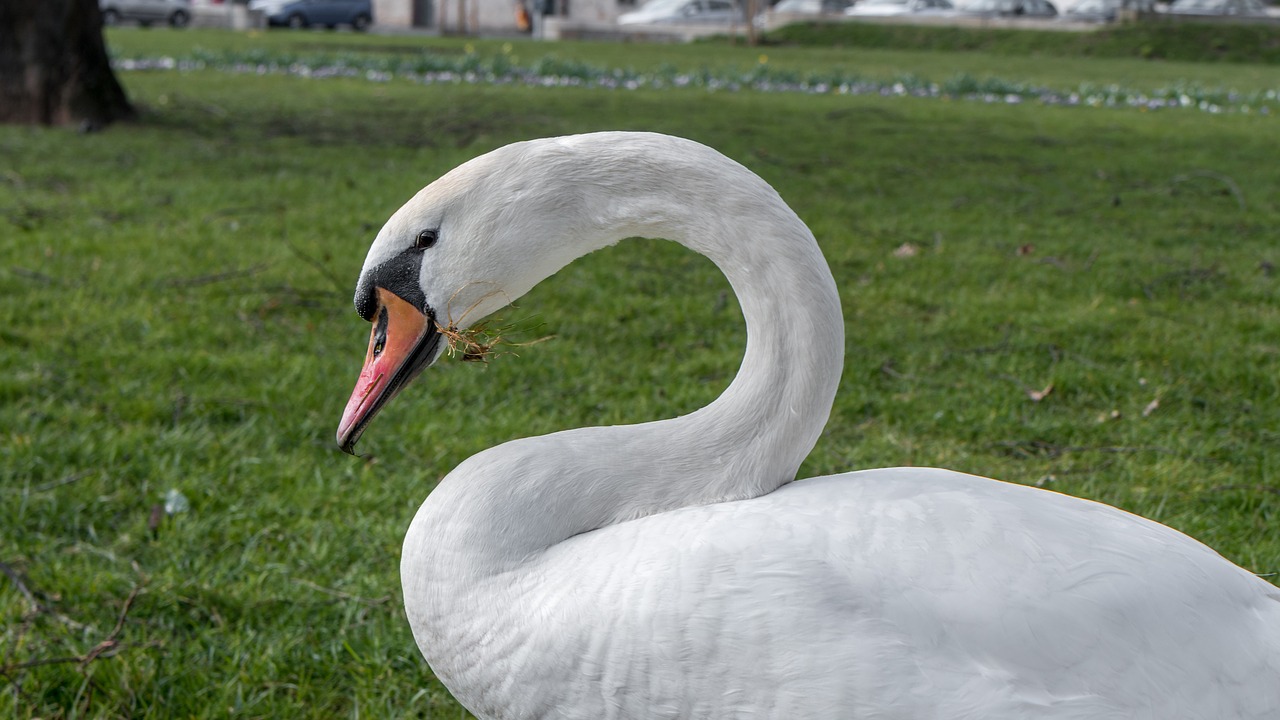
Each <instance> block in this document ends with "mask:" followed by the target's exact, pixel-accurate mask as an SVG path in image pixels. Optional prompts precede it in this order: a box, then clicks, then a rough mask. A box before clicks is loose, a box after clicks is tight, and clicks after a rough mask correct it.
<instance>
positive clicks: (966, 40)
mask: <svg viewBox="0 0 1280 720" xmlns="http://www.w3.org/2000/svg"><path fill="white" fill-rule="evenodd" d="M766 42H768V43H770V44H783V45H806V46H822V47H831V46H837V47H849V48H880V49H894V50H929V51H945V52H955V51H978V52H984V53H993V54H999V55H1010V56H1018V57H1040V58H1058V57H1072V58H1078V57H1097V58H1132V59H1141V60H1176V61H1181V62H1208V63H1214V62H1226V63H1250V64H1268V65H1280V26H1277V25H1270V24H1266V23H1252V24H1248V23H1239V24H1234V23H1232V24H1228V23H1190V22H1158V21H1155V22H1141V23H1125V24H1119V25H1109V26H1106V27H1103V28H1100V29H1098V30H1095V31H1090V32H1062V31H1026V30H1013V29H1006V28H974V27H959V26H933V25H889V24H884V23H799V24H795V25H789V26H787V27H783V28H779V29H778V30H776V31H774V32H771V33H769V34H768V36H767V37H766Z"/></svg>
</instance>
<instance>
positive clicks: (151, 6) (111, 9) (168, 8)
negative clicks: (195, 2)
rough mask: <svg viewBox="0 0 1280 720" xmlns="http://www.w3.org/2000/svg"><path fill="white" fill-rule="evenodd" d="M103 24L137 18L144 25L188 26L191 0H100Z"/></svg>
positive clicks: (113, 23)
mask: <svg viewBox="0 0 1280 720" xmlns="http://www.w3.org/2000/svg"><path fill="white" fill-rule="evenodd" d="M98 7H99V8H100V9H101V10H102V24H103V25H119V24H120V23H121V21H124V20H135V21H137V23H138V24H139V25H141V26H142V27H149V26H150V25H151V24H152V23H167V24H169V25H171V26H173V27H178V28H180V27H186V26H187V23H189V22H191V0H98Z"/></svg>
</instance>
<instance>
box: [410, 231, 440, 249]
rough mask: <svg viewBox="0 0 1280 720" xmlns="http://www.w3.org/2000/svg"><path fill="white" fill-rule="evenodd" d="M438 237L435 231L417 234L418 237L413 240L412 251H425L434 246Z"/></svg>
mask: <svg viewBox="0 0 1280 720" xmlns="http://www.w3.org/2000/svg"><path fill="white" fill-rule="evenodd" d="M438 237H439V233H437V232H436V231H435V230H423V231H422V232H420V233H418V237H416V238H414V240H413V249H415V250H426V249H427V248H429V247H431V246H432V245H435V244H436V239H437V238H438Z"/></svg>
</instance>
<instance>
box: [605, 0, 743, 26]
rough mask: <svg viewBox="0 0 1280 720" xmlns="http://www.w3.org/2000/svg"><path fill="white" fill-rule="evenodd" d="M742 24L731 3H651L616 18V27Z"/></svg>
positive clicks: (714, 0) (722, 0) (707, 0)
mask: <svg viewBox="0 0 1280 720" xmlns="http://www.w3.org/2000/svg"><path fill="white" fill-rule="evenodd" d="M744 21H745V16H744V15H743V13H742V10H741V9H740V8H739V7H738V5H737V4H736V3H734V2H733V0H651V1H650V2H648V3H646V4H645V5H644V6H643V7H641V8H640V9H639V10H634V11H632V12H629V13H623V14H622V15H619V16H618V24H619V25H673V24H682V25H683V24H688V25H722V24H723V25H731V24H734V23H741V22H744Z"/></svg>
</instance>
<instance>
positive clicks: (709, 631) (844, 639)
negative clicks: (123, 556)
mask: <svg viewBox="0 0 1280 720" xmlns="http://www.w3.org/2000/svg"><path fill="white" fill-rule="evenodd" d="M424 230H425V231H427V232H428V235H424V234H423V231H424ZM635 235H640V236H649V237H654V236H658V237H665V238H668V239H671V240H675V241H677V242H681V243H682V244H684V245H686V246H688V247H690V248H692V249H694V250H696V251H698V252H701V253H703V254H705V255H707V256H708V257H710V258H711V259H712V260H713V261H714V262H715V263H716V264H717V265H718V266H719V267H720V268H721V270H722V271H723V272H724V273H725V275H726V276H727V277H728V279H729V281H730V283H731V284H732V285H733V287H734V290H735V291H736V292H737V293H738V295H739V298H740V300H741V303H742V308H743V315H744V317H745V320H746V323H747V334H748V342H747V350H746V354H745V357H744V359H743V364H742V367H741V369H740V371H739V374H738V376H737V377H736V378H735V380H734V382H733V383H732V384H731V385H730V387H729V388H728V389H727V390H726V391H725V392H724V394H723V395H722V396H721V397H720V398H718V399H717V400H716V401H715V402H713V403H712V404H711V405H709V406H707V407H705V408H703V409H701V410H698V411H697V412H694V413H692V414H690V415H686V416H683V417H680V418H674V419H670V420H663V421H658V422H652V423H646V424H642V425H634V426H623V427H599V428H582V429H577V430H569V431H565V432H561V433H556V434H553V435H547V436H542V437H534V438H526V439H522V440H516V441H513V442H510V443H506V444H504V445H501V446H499V447H496V448H492V449H490V450H487V451H485V452H482V453H480V454H479V455H476V456H474V457H472V458H471V459H469V460H467V461H466V462H464V463H463V464H462V465H460V466H459V467H458V468H457V469H456V470H454V471H453V472H452V473H450V474H449V476H448V477H446V478H445V479H444V480H443V481H441V483H440V485H439V487H438V488H437V489H436V490H435V491H434V492H432V494H431V496H430V497H429V498H428V499H427V500H426V502H424V503H423V505H422V507H421V509H420V510H419V512H418V514H417V516H416V517H415V518H414V520H413V523H412V525H411V526H410V528H409V532H408V535H407V537H406V539H405V546H404V554H403V557H402V562H401V573H402V580H403V583H404V593H405V604H406V608H407V610H408V615H409V620H410V623H411V625H412V628H413V633H414V637H415V638H416V640H417V642H418V646H419V648H420V649H421V650H422V652H423V654H424V655H425V656H426V658H427V660H428V662H429V664H430V665H431V667H432V669H433V670H434V671H435V673H436V674H437V675H438V677H439V678H440V679H441V680H442V681H443V682H444V683H445V685H446V686H447V687H448V688H449V689H450V690H451V691H452V692H453V693H454V695H455V696H456V697H457V698H458V699H459V700H460V701H461V702H462V703H463V704H464V705H466V706H467V707H468V708H469V709H470V710H472V712H474V713H476V714H477V715H478V716H480V717H481V718H583V719H590V720H602V719H605V718H739V717H742V718H747V717H750V718H785V719H792V718H884V719H889V718H903V719H911V720H922V719H927V718H939V719H942V718H946V719H947V720H960V719H962V718H975V719H976V718H982V719H984V720H998V719H1002V718H1010V719H1012V718H1090V719H1097V718H1116V719H1120V718H1124V719H1126V720H1128V719H1130V718H1152V719H1156V718H1158V719H1160V720H1172V719H1174V718H1211V719H1213V720H1227V719H1235V718H1242V719H1243V718H1258V719H1262V718H1277V717H1280V589H1277V588H1275V587H1274V586H1272V585H1270V584H1268V583H1266V582H1263V581H1262V580H1260V579H1258V578H1256V577H1254V576H1253V575H1251V574H1249V573H1248V572H1246V571H1245V570H1243V569H1241V568H1238V567H1236V566H1235V565H1232V564H1231V563H1229V562H1228V561H1226V560H1224V559H1223V558H1222V557H1221V556H1219V555H1217V554H1216V553H1214V552H1213V551H1212V550H1210V549H1209V548H1207V547H1205V546H1204V545H1202V544H1200V543H1198V542H1197V541H1195V540H1193V539H1191V538H1189V537H1187V536H1185V535H1182V534H1181V533H1178V532H1176V531H1174V530H1171V529H1169V528H1167V527H1165V526H1162V525H1159V524H1157V523H1154V522H1150V521H1147V520H1144V519H1142V518H1139V517H1136V516H1133V515H1130V514H1127V513H1124V512H1122V511H1119V510H1116V509H1114V508H1110V507H1107V506H1105V505H1101V504H1098V503H1093V502H1089V501H1085V500H1080V499H1076V498H1072V497H1068V496H1064V495H1059V494H1056V493H1052V492H1047V491H1043V490H1036V489H1033V488H1027V487H1023V486H1019V485H1011V484H1006V483H1001V482H997V481H994V480H988V479H985V478H978V477H974V476H970V475H964V474H960V473H954V472H950V471H945V470H930V469H916V468H895V469H886V470H868V471H863V472H857V473H849V474H845V475H837V476H831V477H825V478H815V479H810V480H805V481H802V482H798V483H794V484H788V483H789V481H790V480H791V479H792V478H793V477H794V475H795V472H796V469H797V468H798V467H799V465H800V462H801V461H802V460H803V459H804V457H805V456H806V455H807V454H808V452H809V450H810V449H811V448H812V446H813V444H814V443H815V442H816V440H817V437H818V434H819V433H820V432H821V430H822V427H823V425H824V424H825V422H826V419H827V415H828V413H829V411H830V407H831V402H832V399H833V397H834V394H835V388H836V385H837V382H838V380H839V375H840V369H841V359H842V354H843V333H842V327H843V322H842V318H841V315H840V308H839V301H838V297H837V295H836V290H835V284H834V282H833V280H832V278H831V275H830V272H829V270H828V269H827V266H826V263H825V261H824V260H823V259H822V255H821V252H820V251H819V249H818V246H817V244H816V242H815V241H814V239H813V237H812V235H811V234H810V233H809V231H808V229H807V228H806V227H805V226H804V224H803V223H802V222H801V221H800V220H799V219H798V218H797V217H796V216H795V215H794V213H792V212H791V211H790V209H789V208H787V206H786V205H785V204H784V203H783V202H782V200H781V199H780V198H779V197H778V195H777V194H776V193H775V192H773V191H772V189H770V188H769V187H768V186H767V185H766V184H765V183H764V182H763V181H761V180H760V179H759V178H757V177H756V176H755V175H753V174H751V173H750V172H749V171H747V170H746V169H745V168H742V167H741V166H739V165H737V164H736V163H733V162H732V161H730V160H728V159H726V158H724V157H723V156H721V155H719V154H717V153H715V152H714V151H712V150H710V149H708V148H705V147H703V146H701V145H697V144H695V143H691V142H688V141H683V140H678V139H675V138H667V137H663V136H655V135H646V134H623V133H610V134H599V135H588V136H578V137H572V138H559V139H552V140H544V141H535V142H531V143H522V144H518V145H513V146H508V147H506V148H503V149H501V150H498V151H495V152H493V153H490V154H489V155H486V156H483V157H481V158H478V159H476V160H473V161H471V162H469V163H467V164H465V165H463V166H461V167H459V168H458V169H456V170H454V171H453V172H451V173H449V174H448V175H446V176H444V177H443V178H441V179H440V180H438V181H437V182H436V183H433V184H432V185H431V186H428V187H427V188H426V189H424V190H423V191H422V192H421V193H419V195H418V196H417V197H415V198H414V199H413V200H411V201H410V202H409V203H408V204H406V205H405V207H404V208H402V209H401V210H400V211H399V212H397V213H396V215H395V216H393V217H392V218H391V220H390V221H388V223H387V226H386V227H385V228H384V229H383V231H382V233H380V234H379V237H378V239H377V240H376V241H375V243H374V246H373V248H372V249H371V250H370V254H369V258H368V259H367V260H366V263H365V269H364V272H363V274H362V276H361V283H360V289H359V290H358V291H357V306H358V307H360V308H361V313H362V314H363V315H365V316H366V318H369V319H373V320H375V321H376V322H377V323H378V326H377V327H375V332H374V340H373V341H372V344H371V353H370V358H369V360H368V363H367V365H366V369H365V372H364V373H363V374H362V376H361V384H360V385H359V386H358V387H357V391H356V393H355V394H354V395H353V397H352V401H351V403H350V404H349V406H348V410H347V412H346V414H345V415H344V420H343V424H342V427H341V429H340V430H339V441H340V443H341V444H342V445H343V446H344V447H346V448H350V446H351V445H352V444H354V442H355V439H356V438H358V437H359V434H360V432H362V430H363V428H364V426H365V424H366V423H367V422H368V418H369V417H371V416H372V413H373V412H376V410H377V408H378V407H379V406H380V404H381V403H382V402H384V401H385V399H386V397H389V396H391V395H393V394H394V393H395V392H396V391H397V390H398V389H399V388H400V387H402V386H403V384H404V383H405V382H407V381H408V379H410V378H411V377H412V375H413V374H414V373H416V371H417V369H419V368H420V367H423V366H425V365H426V364H429V363H430V362H431V361H432V360H434V359H435V357H436V356H437V355H438V353H439V350H440V348H439V343H438V340H437V339H436V335H435V333H434V332H432V329H433V326H434V323H435V322H436V316H437V315H445V314H446V313H448V315H449V317H450V321H451V322H453V323H457V324H460V325H465V324H466V323H471V322H474V321H475V320H478V319H479V318H480V317H483V316H484V315H487V314H488V313H489V312H492V311H493V310H494V309H496V308H497V307H499V306H501V305H502V304H504V303H506V302H508V301H510V300H511V299H513V298H515V297H517V296H519V295H520V294H523V293H524V292H526V291H527V290H528V289H529V288H531V287H532V286H533V285H534V284H536V283H537V282H538V281H540V280H542V279H543V278H545V277H546V276H548V275H550V274H552V273H554V272H555V271H556V270H557V269H559V268H560V267H562V266H563V265H564V264H566V263H567V262H569V261H571V260H572V259H574V258H575V257H578V256H579V255H582V254H585V253H587V252H590V251H592V250H595V249H597V248H600V247H603V246H605V245H609V244H612V243H614V242H617V241H618V240H620V239H623V238H625V237H630V236H635ZM423 237H428V238H429V241H423V240H422V238H423ZM415 238H417V239H418V240H419V241H420V242H419V244H420V245H431V247H430V248H428V249H421V250H413V251H412V252H411V249H412V246H413V244H414V241H415ZM437 240H438V244H437ZM406 268H407V269H406ZM409 276H412V278H411V279H412V282H409V281H406V279H405V278H406V277H409ZM379 288H381V289H379ZM392 295H396V296H399V297H400V298H402V300H397V299H396V298H395V297H392ZM406 296H412V297H406ZM406 303H407V305H406ZM408 306H412V308H414V309H411V310H401V309H397V308H403V307H408ZM384 308H386V309H384ZM459 309H464V310H467V311H468V312H467V313H466V317H465V318H462V319H461V320H459V317H458V316H459ZM401 312H403V313H404V316H405V317H409V316H413V315H414V313H415V312H416V313H418V314H419V315H422V316H424V319H423V320H421V326H419V325H418V324H414V323H418V322H419V321H417V320H414V321H411V322H410V326H411V332H409V335H408V336H410V337H411V338H415V340H414V341H413V343H405V342H403V341H401V340H400V339H399V338H400V337H401V336H400V335H397V332H399V331H397V330H396V328H397V327H399V325H398V324H397V323H400V322H401V321H400V320H398V319H397V318H399V317H401V315H398V314H397V313H401ZM388 317H390V318H391V319H390V321H388ZM426 318H429V319H426ZM653 321H654V322H661V318H653ZM388 323H390V325H389V326H388ZM388 327H390V330H388ZM423 328H425V330H424V329H423ZM379 333H381V335H379ZM397 342H401V344H400V345H397V344H396V343H397ZM409 345H412V346H413V349H412V351H411V352H410V351H402V350H397V351H395V353H391V352H390V351H384V350H382V348H383V347H387V348H394V347H401V348H403V347H409ZM384 352H387V353H388V354H386V355H382V354H381V353H384ZM406 352H408V353H409V360H405V361H404V362H403V363H402V362H401V360H402V359H403V356H404V354H405V353H406ZM396 353H399V355H397V354H396ZM388 357H390V358H391V359H387V358H388ZM398 358H399V359H398ZM397 363H400V364H397ZM406 367H407V368H408V369H407V370H405V369H404V368H406Z"/></svg>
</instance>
